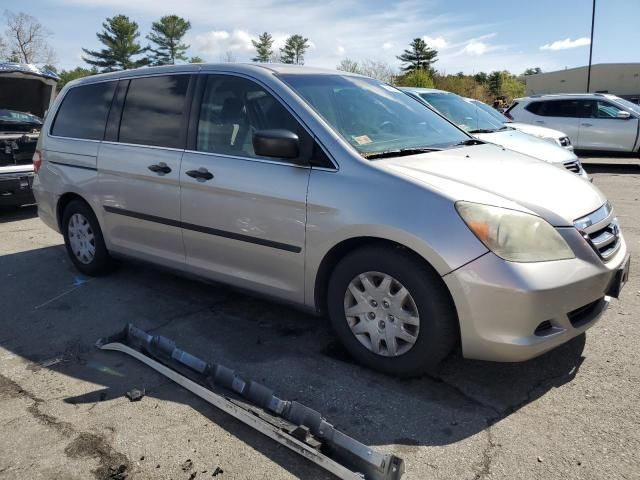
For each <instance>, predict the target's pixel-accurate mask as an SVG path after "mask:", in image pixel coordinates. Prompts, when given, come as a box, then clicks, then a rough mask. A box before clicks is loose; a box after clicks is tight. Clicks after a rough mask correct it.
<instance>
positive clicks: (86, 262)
mask: <svg viewBox="0 0 640 480" xmlns="http://www.w3.org/2000/svg"><path fill="white" fill-rule="evenodd" d="M62 234H63V236H64V244H65V247H66V249H67V253H68V254H69V257H70V258H71V261H72V262H73V264H74V265H75V267H76V268H77V269H78V270H80V271H81V272H82V273H84V274H86V275H89V276H98V275H104V274H105V273H108V272H109V271H110V270H111V268H112V266H113V259H112V258H111V256H110V255H109V252H108V250H107V247H106V246H105V244H104V238H103V236H102V230H101V229H100V224H99V223H98V219H97V218H96V216H95V214H94V213H93V210H92V209H91V207H89V205H87V204H86V203H85V202H83V201H81V200H72V201H71V202H69V204H68V205H67V206H66V207H65V209H64V213H63V216H62Z"/></svg>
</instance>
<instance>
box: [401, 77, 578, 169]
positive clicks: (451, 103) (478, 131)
mask: <svg viewBox="0 0 640 480" xmlns="http://www.w3.org/2000/svg"><path fill="white" fill-rule="evenodd" d="M401 90H403V91H404V92H406V93H407V94H408V95H410V96H412V97H413V98H415V99H416V100H418V101H421V102H423V103H425V104H426V105H428V106H429V107H431V108H433V109H434V110H435V111H437V112H439V113H440V114H442V115H443V116H444V117H445V118H447V119H448V120H449V121H451V122H453V123H454V124H456V125H457V126H459V127H460V128H462V129H463V130H465V131H466V132H467V133H470V134H471V135H473V136H474V137H476V138H479V139H481V140H484V141H487V142H491V143H495V144H496V145H500V146H502V147H504V148H508V149H509V150H513V151H515V152H518V153H523V154H525V155H530V156H532V157H534V158H538V159H540V160H543V161H545V162H549V163H551V164H553V165H555V166H557V167H560V168H566V169H567V170H570V171H572V172H574V173H577V174H578V175H580V176H582V177H583V178H588V177H587V174H586V172H585V171H584V169H583V168H582V165H581V163H580V160H579V159H578V157H576V155H575V154H574V153H573V151H572V149H567V148H561V147H560V145H558V144H555V143H550V142H547V141H544V140H542V139H540V138H538V137H536V136H532V135H529V134H527V133H523V132H522V131H520V130H519V129H516V128H514V127H512V126H511V125H509V124H507V123H505V122H504V121H502V120H500V119H499V118H496V116H495V115H492V114H489V113H487V112H486V111H484V109H482V108H479V107H478V106H477V105H474V104H472V103H470V102H468V101H467V100H465V99H464V98H463V97H460V96H459V95H456V94H455V93H450V92H445V91H444V90H436V89H432V88H402V89H401ZM488 108H491V107H488ZM561 138H562V135H561Z"/></svg>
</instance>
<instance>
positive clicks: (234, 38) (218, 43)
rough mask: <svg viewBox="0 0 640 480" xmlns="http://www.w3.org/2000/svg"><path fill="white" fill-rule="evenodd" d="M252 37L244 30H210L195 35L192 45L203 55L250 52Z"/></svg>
mask: <svg viewBox="0 0 640 480" xmlns="http://www.w3.org/2000/svg"><path fill="white" fill-rule="evenodd" d="M252 39H254V37H252V36H251V35H250V34H249V32H246V31H244V30H233V31H232V32H228V31H227V30H212V31H209V32H205V33H200V34H198V35H195V36H194V37H193V40H192V45H193V47H194V48H195V49H196V50H198V52H201V53H203V54H205V55H210V56H217V55H221V54H223V53H225V52H243V53H244V52H252V51H253V44H252V43H251V40H252Z"/></svg>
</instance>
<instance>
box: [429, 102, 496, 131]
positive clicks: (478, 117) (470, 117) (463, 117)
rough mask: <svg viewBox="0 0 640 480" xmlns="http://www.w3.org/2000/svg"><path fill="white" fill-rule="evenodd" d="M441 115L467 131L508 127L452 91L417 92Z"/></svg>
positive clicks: (494, 129)
mask: <svg viewBox="0 0 640 480" xmlns="http://www.w3.org/2000/svg"><path fill="white" fill-rule="evenodd" d="M418 95H419V96H420V97H421V98H422V99H423V100H426V101H427V102H428V103H429V105H431V106H432V107H433V108H435V109H436V110H437V111H438V112H440V113H441V114H442V115H444V116H445V117H447V118H448V119H449V120H451V121H452V122H453V123H455V124H456V125H458V126H459V127H460V128H462V129H463V130H466V131H467V132H469V133H490V132H495V131H498V130H505V129H507V128H508V127H506V126H505V125H504V123H503V122H500V121H498V120H496V119H495V118H493V117H492V116H491V115H489V114H488V113H486V112H483V111H482V110H480V109H479V108H478V107H476V106H474V105H472V104H470V103H469V102H467V101H465V100H464V99H463V98H462V97H459V96H458V95H455V94H452V93H429V92H418Z"/></svg>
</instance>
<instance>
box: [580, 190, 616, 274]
mask: <svg viewBox="0 0 640 480" xmlns="http://www.w3.org/2000/svg"><path fill="white" fill-rule="evenodd" d="M573 224H574V225H575V227H576V228H577V229H578V231H579V232H580V234H581V235H582V236H583V238H584V239H585V240H586V241H587V243H588V244H589V245H591V248H593V249H594V250H595V251H596V253H597V254H598V255H599V256H600V258H601V259H602V260H604V261H605V262H606V261H607V260H609V259H610V258H611V257H612V256H613V255H614V254H615V253H616V252H617V251H618V249H619V248H620V243H621V242H620V224H619V223H618V219H617V218H616V217H615V216H614V215H613V209H612V208H611V204H610V203H609V202H607V203H605V204H604V205H603V206H602V207H600V208H599V209H598V210H596V211H595V212H592V213H590V214H589V215H587V216H585V217H582V218H579V219H578V220H576V221H575V222H574V223H573Z"/></svg>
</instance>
